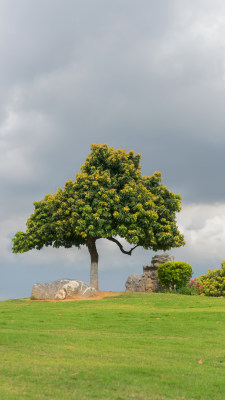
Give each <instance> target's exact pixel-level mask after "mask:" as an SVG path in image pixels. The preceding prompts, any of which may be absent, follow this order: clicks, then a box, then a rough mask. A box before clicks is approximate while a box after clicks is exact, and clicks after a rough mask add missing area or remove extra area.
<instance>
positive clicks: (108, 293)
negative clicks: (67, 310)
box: [23, 291, 124, 302]
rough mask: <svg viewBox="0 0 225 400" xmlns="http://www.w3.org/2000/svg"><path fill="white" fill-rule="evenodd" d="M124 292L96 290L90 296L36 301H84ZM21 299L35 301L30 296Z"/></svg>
mask: <svg viewBox="0 0 225 400" xmlns="http://www.w3.org/2000/svg"><path fill="white" fill-rule="evenodd" d="M123 293H124V292H102V291H98V293H97V295H96V296H91V297H87V298H85V297H82V296H75V297H73V298H72V299H64V300H37V301H53V302H57V301H64V302H65V301H81V300H82V301H84V300H101V299H104V297H115V296H119V295H121V294H123ZM23 300H27V301H36V300H32V299H30V298H27V299H23Z"/></svg>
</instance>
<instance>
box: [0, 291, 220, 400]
mask: <svg viewBox="0 0 225 400" xmlns="http://www.w3.org/2000/svg"><path fill="white" fill-rule="evenodd" d="M0 357H1V359H0V360H1V369H0V399H1V400H26V399H29V400H36V399H52V400H53V399H54V400H57V399H60V400H67V399H68V400H69V399H77V400H91V399H100V400H101V399H102V400H103V399H104V400H108V399H110V400H134V399H135V400H161V399H172V400H192V399H202V400H220V399H221V400H222V399H223V400H224V399H225V298H209V297H201V296H182V295H174V294H158V293H154V294H138V293H132V294H123V295H121V296H118V297H114V298H112V297H111V298H110V297H108V298H105V299H102V300H98V301H97V300H90V301H74V302H41V301H26V300H9V301H2V302H0Z"/></svg>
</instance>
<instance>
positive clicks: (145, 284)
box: [125, 253, 174, 292]
mask: <svg viewBox="0 0 225 400" xmlns="http://www.w3.org/2000/svg"><path fill="white" fill-rule="evenodd" d="M173 261H174V257H173V256H171V255H170V254H167V253H164V254H158V255H156V256H154V257H152V262H151V265H146V266H144V267H143V274H142V275H138V274H133V275H130V276H128V278H127V281H126V284H125V286H126V292H157V291H158V290H160V289H161V288H162V287H161V284H160V282H159V279H158V273H157V269H158V267H159V265H160V264H163V263H165V262H173Z"/></svg>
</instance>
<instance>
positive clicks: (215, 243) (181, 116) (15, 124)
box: [0, 0, 225, 300]
mask: <svg viewBox="0 0 225 400" xmlns="http://www.w3.org/2000/svg"><path fill="white" fill-rule="evenodd" d="M224 38H225V3H224V1H222V0H213V1H212V0H198V1H196V0H195V1H194V0H189V1H186V0H169V1H167V0H157V1H155V0H113V1H112V0H38V1H35V0H0V59H1V62H0V87H1V90H0V180H1V198H0V202H1V204H0V205H1V206H0V218H1V224H0V274H1V275H0V276H1V279H0V299H1V300H3V299H8V298H16V297H28V296H30V294H31V289H32V285H33V284H34V283H36V282H47V281H51V280H54V279H58V278H63V277H68V278H74V279H76V278H77V279H82V280H86V281H88V280H89V263H90V260H89V255H88V252H87V249H86V248H82V250H78V249H76V248H73V249H69V250H66V249H51V248H48V249H43V250H41V251H35V250H33V251H30V252H28V253H25V254H12V253H11V246H12V245H11V239H12V237H13V235H14V234H15V232H17V231H18V230H24V229H25V223H26V220H27V218H28V217H29V215H30V214H31V212H32V211H33V201H34V200H40V199H42V198H43V197H44V195H45V194H46V193H54V192H55V191H56V190H57V188H58V187H62V186H63V185H64V182H65V180H67V179H69V178H72V179H74V177H75V174H76V173H77V172H79V168H80V166H81V165H82V164H83V162H84V161H85V158H86V157H87V155H88V153H89V151H90V144H91V143H107V144H108V145H110V146H114V147H115V148H125V149H127V150H131V149H132V150H134V151H135V152H136V153H141V154H142V159H141V163H142V172H143V173H144V174H145V175H151V174H152V173H153V172H154V171H155V170H159V171H161V173H162V176H163V183H164V184H166V185H167V187H168V188H169V189H170V190H172V191H173V192H175V193H180V194H181V196H182V198H183V201H182V204H183V209H182V211H181V213H180V214H179V215H178V224H179V227H180V229H181V231H182V232H183V233H184V235H185V239H186V242H187V244H186V246H185V247H182V248H180V249H176V250H171V254H173V255H174V256H175V258H176V260H183V261H186V262H188V263H190V264H191V265H192V267H193V269H194V273H195V276H198V275H199V274H201V273H206V272H207V270H208V268H212V269H214V268H219V267H220V263H221V261H222V260H223V259H225V182H224V181H225V179H224V164H225V161H224V160H225V156H224V155H225V113H224V107H225V39H224ZM98 247H99V252H100V265H99V280H100V289H101V290H124V285H125V281H126V278H127V276H128V275H129V274H132V273H142V266H143V265H147V264H150V262H151V258H152V256H154V252H151V251H144V250H142V249H137V250H136V253H135V252H134V253H133V255H132V257H128V256H126V255H123V254H122V253H121V252H120V251H119V249H118V248H117V246H115V245H114V244H113V243H108V241H104V240H101V241H99V243H98ZM159 253H160V252H159Z"/></svg>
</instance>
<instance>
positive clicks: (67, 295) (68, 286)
mask: <svg viewBox="0 0 225 400" xmlns="http://www.w3.org/2000/svg"><path fill="white" fill-rule="evenodd" d="M96 294H97V291H96V289H94V288H93V287H92V286H90V285H88V283H86V282H82V281H77V280H73V279H59V280H57V281H53V282H49V283H36V284H35V285H34V286H33V288H32V293H31V297H32V298H34V299H37V300H64V299H72V298H74V297H75V296H82V297H91V296H95V295H96Z"/></svg>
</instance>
